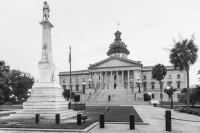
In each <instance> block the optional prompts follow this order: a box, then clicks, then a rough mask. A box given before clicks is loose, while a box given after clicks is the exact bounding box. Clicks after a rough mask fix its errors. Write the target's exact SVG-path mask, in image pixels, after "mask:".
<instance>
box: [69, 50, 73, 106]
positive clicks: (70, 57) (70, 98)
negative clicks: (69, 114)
mask: <svg viewBox="0 0 200 133" xmlns="http://www.w3.org/2000/svg"><path fill="white" fill-rule="evenodd" d="M69 64H70V67H69V68H70V72H69V82H70V83H69V86H70V87H69V88H70V108H71V98H72V94H71V90H72V86H71V46H69Z"/></svg>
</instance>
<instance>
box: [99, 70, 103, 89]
mask: <svg viewBox="0 0 200 133" xmlns="http://www.w3.org/2000/svg"><path fill="white" fill-rule="evenodd" d="M99 76H100V79H99V83H100V87H99V88H100V89H102V73H101V72H99Z"/></svg>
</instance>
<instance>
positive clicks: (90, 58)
mask: <svg viewBox="0 0 200 133" xmlns="http://www.w3.org/2000/svg"><path fill="white" fill-rule="evenodd" d="M43 2H44V1H42V0H6V1H5V0H4V1H1V4H0V16H1V17H0V46H1V52H0V60H4V61H5V62H6V63H7V65H9V66H10V67H11V69H19V70H21V71H26V72H29V73H31V75H33V76H34V77H35V78H36V79H37V77H38V69H37V64H38V62H39V60H40V59H41V52H42V50H41V46H42V26H41V25H40V24H39V22H41V21H42V17H43V11H42V8H43ZM47 2H48V5H49V7H50V18H49V20H50V22H51V23H52V24H53V25H54V28H52V29H51V37H52V47H53V61H54V63H55V65H56V67H57V73H58V72H63V71H69V63H68V58H69V46H71V48H72V52H71V53H72V70H73V71H75V70H87V69H88V67H89V64H94V63H96V62H99V61H101V60H104V59H106V58H108V56H107V55H106V53H107V51H108V50H109V46H110V44H111V43H112V42H113V41H114V33H115V32H116V31H117V25H118V22H119V27H118V29H119V31H120V32H122V35H121V38H122V41H124V42H125V44H126V45H127V48H128V50H129V51H130V54H129V56H128V58H129V59H131V60H135V61H141V62H142V64H143V66H154V65H156V64H158V63H161V64H164V65H165V66H170V65H171V64H170V63H169V51H168V50H166V49H170V48H172V47H173V45H174V41H173V40H176V41H179V40H180V37H181V38H187V39H190V38H191V36H192V35H193V34H194V35H195V43H196V45H197V46H198V47H199V46H200V8H199V5H200V1H199V0H59V1H57V0H47ZM198 54H199V53H198ZM199 66H200V59H199V58H198V60H197V62H196V63H195V64H194V65H192V66H191V68H190V84H191V85H192V84H199V79H198V78H199V77H200V75H197V72H198V70H200V67H199Z"/></svg>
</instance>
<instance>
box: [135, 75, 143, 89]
mask: <svg viewBox="0 0 200 133" xmlns="http://www.w3.org/2000/svg"><path fill="white" fill-rule="evenodd" d="M136 83H137V85H138V87H139V91H138V92H139V93H140V92H141V91H140V84H141V83H142V81H141V80H140V78H139V77H137V81H136Z"/></svg>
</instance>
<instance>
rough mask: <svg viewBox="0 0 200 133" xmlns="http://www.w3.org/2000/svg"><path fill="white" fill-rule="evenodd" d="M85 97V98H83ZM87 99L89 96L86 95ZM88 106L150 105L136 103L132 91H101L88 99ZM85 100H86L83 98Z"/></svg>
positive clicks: (147, 103)
mask: <svg viewBox="0 0 200 133" xmlns="http://www.w3.org/2000/svg"><path fill="white" fill-rule="evenodd" d="M108 95H110V96H111V101H108ZM81 97H84V96H81ZM85 97H87V94H85ZM87 98H88V100H86V101H85V102H86V105H97V106H104V105H106V106H108V105H109V106H111V105H113V106H114V105H115V106H117V105H144V104H145V105H149V104H150V103H149V102H144V101H136V100H135V94H134V93H133V92H132V90H131V89H116V90H113V89H99V90H97V91H96V92H95V93H94V94H91V96H90V97H87ZM83 99H84V98H83Z"/></svg>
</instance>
